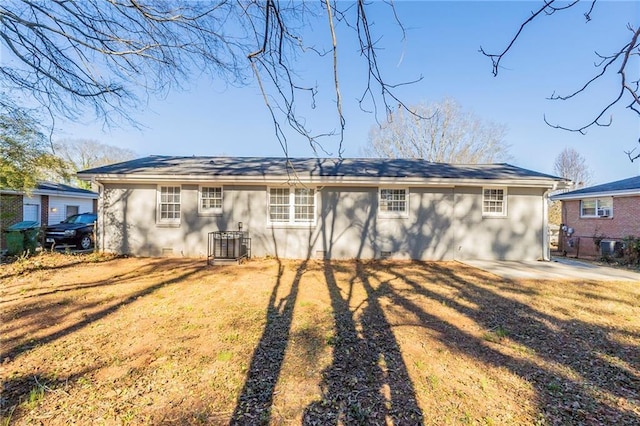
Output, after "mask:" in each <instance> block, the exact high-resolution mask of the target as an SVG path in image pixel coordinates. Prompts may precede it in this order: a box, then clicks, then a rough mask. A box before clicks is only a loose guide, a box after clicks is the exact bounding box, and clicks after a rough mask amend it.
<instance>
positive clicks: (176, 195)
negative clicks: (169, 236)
mask: <svg viewBox="0 0 640 426" xmlns="http://www.w3.org/2000/svg"><path fill="white" fill-rule="evenodd" d="M180 216H181V211H180V187H179V186H160V187H158V215H157V221H158V223H159V224H170V225H179V224H180Z"/></svg>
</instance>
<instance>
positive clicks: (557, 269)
mask: <svg viewBox="0 0 640 426" xmlns="http://www.w3.org/2000/svg"><path fill="white" fill-rule="evenodd" d="M463 263H465V264H467V265H470V266H473V267H475V268H478V269H482V270H483V271H487V272H491V273H493V274H496V275H498V276H501V277H503V278H509V279H544V280H554V279H563V280H585V281H588V280H592V281H636V282H638V283H640V273H638V272H633V271H628V270H625V269H619V268H612V267H609V266H604V265H598V264H595V263H590V262H582V261H579V260H574V259H567V258H566V257H554V258H553V260H551V261H550V262H541V261H523V262H519V261H500V260H470V261H465V262H463Z"/></svg>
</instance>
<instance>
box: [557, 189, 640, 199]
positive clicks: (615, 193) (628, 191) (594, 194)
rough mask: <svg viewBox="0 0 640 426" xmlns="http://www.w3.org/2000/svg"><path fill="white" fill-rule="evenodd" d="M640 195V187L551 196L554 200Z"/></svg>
mask: <svg viewBox="0 0 640 426" xmlns="http://www.w3.org/2000/svg"><path fill="white" fill-rule="evenodd" d="M635 195H640V188H634V189H625V190H620V191H598V192H583V193H580V194H558V195H554V196H552V197H551V199H552V200H554V201H555V200H560V201H562V200H582V199H585V198H598V197H633V196H635Z"/></svg>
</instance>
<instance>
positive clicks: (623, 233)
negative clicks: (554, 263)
mask: <svg viewBox="0 0 640 426" xmlns="http://www.w3.org/2000/svg"><path fill="white" fill-rule="evenodd" d="M562 222H563V223H564V224H565V225H567V226H568V227H570V228H573V229H574V230H575V232H574V234H573V235H572V237H573V246H574V247H565V250H566V251H568V252H572V251H574V252H575V251H576V249H577V248H576V247H575V246H576V245H577V244H579V249H580V255H581V256H582V255H585V256H597V255H598V254H599V252H598V250H597V247H596V245H595V243H594V237H605V238H613V239H622V238H624V237H627V236H629V235H633V236H636V237H638V236H640V196H635V197H614V198H613V215H612V217H597V218H595V217H594V218H581V217H580V200H566V201H563V202H562ZM578 238H579V239H580V241H579V242H578V241H577V239H578ZM564 240H565V241H564V242H565V243H567V244H568V243H569V241H568V239H566V238H565V239H564ZM572 249H573V250H572Z"/></svg>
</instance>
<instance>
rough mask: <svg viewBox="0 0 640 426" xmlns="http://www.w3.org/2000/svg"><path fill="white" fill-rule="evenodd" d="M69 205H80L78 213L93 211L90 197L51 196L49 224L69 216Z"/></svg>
mask: <svg viewBox="0 0 640 426" xmlns="http://www.w3.org/2000/svg"><path fill="white" fill-rule="evenodd" d="M67 206H78V213H86V212H93V200H92V199H90V198H76V197H59V196H53V195H51V196H49V225H52V224H54V223H60V222H62V221H63V220H65V219H66V218H67V216H66V210H67Z"/></svg>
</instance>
